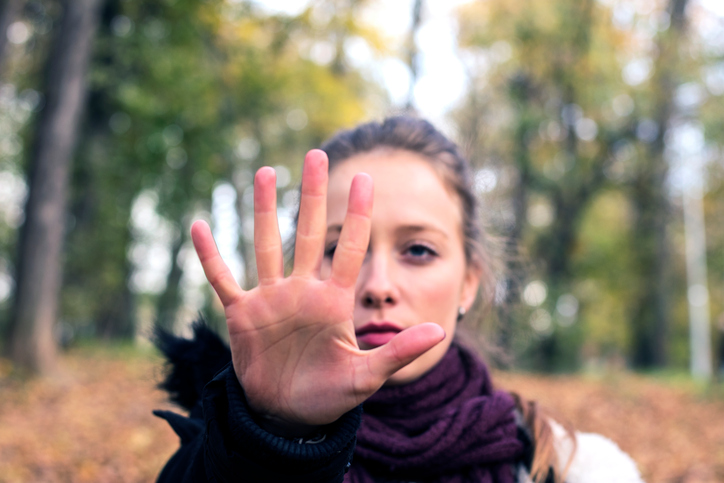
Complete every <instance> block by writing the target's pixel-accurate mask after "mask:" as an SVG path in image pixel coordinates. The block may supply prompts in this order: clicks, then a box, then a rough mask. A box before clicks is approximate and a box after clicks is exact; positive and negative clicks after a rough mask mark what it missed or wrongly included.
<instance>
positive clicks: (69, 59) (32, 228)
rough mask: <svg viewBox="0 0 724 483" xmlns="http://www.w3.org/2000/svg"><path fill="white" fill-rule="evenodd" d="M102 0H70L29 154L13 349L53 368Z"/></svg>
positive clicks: (23, 362)
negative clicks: (68, 222) (69, 203)
mask: <svg viewBox="0 0 724 483" xmlns="http://www.w3.org/2000/svg"><path fill="white" fill-rule="evenodd" d="M100 5H101V0H66V1H65V2H64V13H63V19H62V21H61V24H60V27H59V30H58V32H57V35H56V40H55V43H54V44H53V48H52V50H51V52H50V57H49V59H48V67H47V71H46V81H47V89H46V99H47V104H46V106H45V109H44V110H43V112H42V114H41V116H40V119H39V122H38V130H37V134H36V139H35V143H34V146H33V152H32V153H33V154H32V158H31V162H30V175H29V188H30V189H29V196H28V201H27V204H26V206H25V223H24V224H23V227H22V229H21V233H20V243H19V251H18V264H17V277H16V281H17V292H16V294H15V300H14V307H13V316H12V320H11V324H12V333H11V338H10V341H9V345H10V356H11V358H12V360H13V361H14V362H15V363H16V364H17V365H18V366H21V367H24V368H26V369H28V370H30V371H33V372H39V373H43V372H46V373H47V372H49V371H50V370H51V369H52V368H53V366H54V361H55V356H56V342H55V339H54V336H53V329H54V325H55V321H56V318H57V313H58V293H59V290H60V283H61V264H62V260H61V256H62V246H63V238H64V231H65V219H66V200H67V196H68V181H69V171H70V165H71V159H72V156H73V152H74V148H75V144H76V138H77V134H78V130H79V124H80V118H81V113H82V110H83V105H84V100H85V96H86V72H87V70H88V63H89V58H90V54H91V46H92V40H93V37H94V35H95V31H96V28H97V24H98V20H99V10H100V9H99V7H100Z"/></svg>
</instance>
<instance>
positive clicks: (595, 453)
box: [551, 421, 644, 483]
mask: <svg viewBox="0 0 724 483" xmlns="http://www.w3.org/2000/svg"><path fill="white" fill-rule="evenodd" d="M551 429H552V430H553V435H554V438H555V446H556V452H557V453H558V458H559V461H560V464H561V467H562V468H565V466H566V465H567V464H568V459H569V458H570V455H571V451H572V450H573V444H572V441H571V438H570V436H569V435H568V433H567V432H566V431H565V429H563V427H562V426H561V425H560V424H558V423H556V422H555V421H551ZM576 442H577V446H576V452H575V454H574V456H573V461H572V462H571V466H570V468H569V470H568V475H567V476H566V483H644V480H643V479H642V478H641V474H640V473H639V470H638V468H637V467H636V463H635V462H634V460H633V459H631V457H630V456H629V455H628V454H626V453H624V452H623V451H621V449H620V448H619V447H618V445H617V444H616V443H614V442H613V441H611V440H610V439H608V438H606V437H604V436H601V435H600V434H595V433H581V432H578V431H577V432H576Z"/></svg>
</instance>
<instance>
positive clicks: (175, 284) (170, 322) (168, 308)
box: [156, 220, 187, 332]
mask: <svg viewBox="0 0 724 483" xmlns="http://www.w3.org/2000/svg"><path fill="white" fill-rule="evenodd" d="M178 226H180V227H183V223H182V222H181V220H178ZM186 239H187V236H186V230H184V229H183V228H181V230H180V233H179V236H178V238H177V239H176V240H175V241H174V243H173V247H172V248H171V270H169V272H168V276H167V277H166V289H165V290H164V291H163V293H162V294H161V296H160V297H159V298H158V303H157V304H156V307H157V310H156V312H157V316H156V320H157V322H156V324H157V325H158V326H159V327H162V328H164V329H166V330H168V331H171V332H173V328H174V324H175V322H176V314H177V312H178V309H179V306H180V305H181V277H182V276H183V270H182V269H181V267H180V266H179V264H178V256H179V253H181V249H182V248H183V246H184V243H186Z"/></svg>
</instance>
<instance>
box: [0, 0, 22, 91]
mask: <svg viewBox="0 0 724 483" xmlns="http://www.w3.org/2000/svg"><path fill="white" fill-rule="evenodd" d="M22 6H23V0H4V1H3V2H2V4H0V77H2V73H3V72H4V70H3V66H4V65H5V57H6V56H7V47H8V35H7V34H8V27H10V24H12V23H13V21H14V20H15V18H16V17H17V16H18V13H20V9H21V7H22Z"/></svg>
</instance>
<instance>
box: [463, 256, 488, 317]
mask: <svg viewBox="0 0 724 483" xmlns="http://www.w3.org/2000/svg"><path fill="white" fill-rule="evenodd" d="M482 274H483V273H482V269H481V268H478V267H468V268H467V270H466V271H465V280H463V286H462V291H461V293H460V306H461V307H463V308H464V309H465V311H466V312H467V311H468V310H470V307H472V306H473V303H475V298H476V297H477V296H478V287H479V286H480V278H481V277H482Z"/></svg>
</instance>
